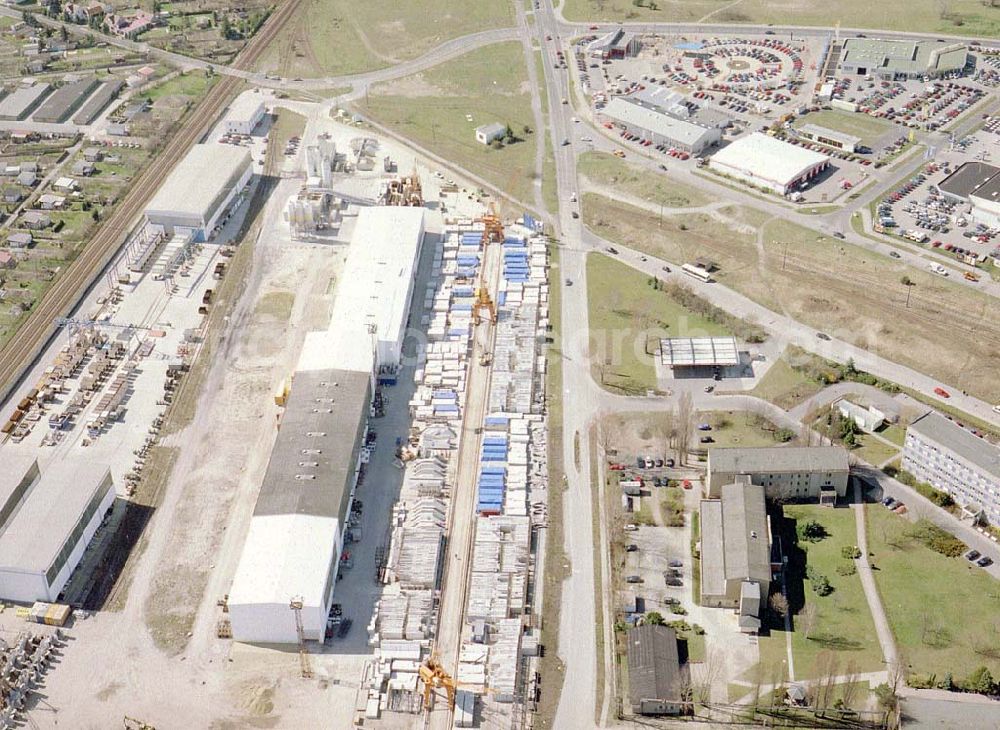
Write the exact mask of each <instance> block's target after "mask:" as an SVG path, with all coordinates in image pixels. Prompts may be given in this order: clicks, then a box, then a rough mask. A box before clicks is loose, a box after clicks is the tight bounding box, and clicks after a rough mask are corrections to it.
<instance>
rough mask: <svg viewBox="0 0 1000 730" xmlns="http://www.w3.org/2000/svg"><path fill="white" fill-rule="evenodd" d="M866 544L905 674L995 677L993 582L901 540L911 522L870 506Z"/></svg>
mask: <svg viewBox="0 0 1000 730" xmlns="http://www.w3.org/2000/svg"><path fill="white" fill-rule="evenodd" d="M867 510H868V513H867V517H868V549H869V550H870V551H871V552H873V553H874V554H875V557H874V558H872V560H873V562H874V563H875V565H876V567H877V568H878V570H876V571H875V582H876V583H877V585H878V589H879V593H880V594H881V595H882V603H883V604H884V606H885V611H886V615H887V616H888V619H889V623H890V624H891V625H892V630H893V633H894V634H895V636H896V643H897V644H898V645H899V648H900V651H901V652H902V653H904V654H905V656H906V660H907V662H908V663H909V665H910V667H911V671H912V672H914V673H918V674H937V676H938V677H942V676H943V675H944V674H945V673H946V672H952V674H953V675H954V677H955V679H956V680H958V679H961V678H963V677H965V676H966V675H967V674H969V673H970V672H972V671H973V670H974V669H976V667H979V666H982V665H986V666H987V667H989V669H990V671H991V672H992V673H993V675H994V676H997V675H1000V584H998V583H997V581H996V580H995V579H994V578H992V577H991V576H990V575H988V574H987V573H985V572H983V571H982V570H980V569H979V568H977V567H975V566H971V565H969V563H967V562H966V561H965V559H964V558H961V557H958V558H947V557H944V556H943V555H940V554H939V553H936V552H934V551H933V550H931V549H929V548H927V547H925V546H924V545H922V544H920V543H917V542H915V541H913V540H908V539H907V538H906V536H905V534H904V533H905V531H906V529H907V528H908V527H909V526H910V523H909V522H907V521H906V520H904V519H902V518H900V517H899V516H898V515H895V514H893V513H891V512H889V511H888V510H886V509H884V508H883V507H881V506H880V505H869V506H868V507H867Z"/></svg>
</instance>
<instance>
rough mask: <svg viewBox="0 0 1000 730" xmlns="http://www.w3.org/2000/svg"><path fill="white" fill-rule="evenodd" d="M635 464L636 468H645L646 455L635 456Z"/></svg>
mask: <svg viewBox="0 0 1000 730" xmlns="http://www.w3.org/2000/svg"><path fill="white" fill-rule="evenodd" d="M635 465H636V468H638V469H645V468H646V457H644V456H637V457H635Z"/></svg>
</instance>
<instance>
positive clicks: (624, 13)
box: [563, 0, 1000, 37]
mask: <svg viewBox="0 0 1000 730" xmlns="http://www.w3.org/2000/svg"><path fill="white" fill-rule="evenodd" d="M730 6H731V3H730V4H719V3H707V2H705V1H704V0H670V1H669V2H668V1H667V0H642V2H641V5H637V4H636V2H633V0H565V6H564V8H563V15H564V16H565V18H566V19H567V20H577V21H591V20H594V21H596V20H637V21H639V20H649V21H653V20H658V21H663V22H671V21H672V22H685V21H688V22H690V21H698V20H700V19H702V18H704V17H705V15H707V14H708V13H711V12H712V11H715V10H718V11H719V12H717V13H715V14H714V15H712V16H711V18H707V19H706V21H712V22H717V23H775V24H786V25H821V26H832V25H833V24H834V23H837V22H838V21H839V22H842V23H843V24H844V25H846V26H851V27H856V28H857V27H861V28H878V29H886V30H902V31H927V32H937V33H952V34H956V35H982V36H994V37H995V36H998V35H1000V12H998V11H997V10H996V9H994V8H988V7H985V6H984V5H983V4H982V2H980V0H954V1H953V2H949V3H948V4H947V6H942V5H941V4H940V3H938V2H935V0H911V2H908V3H907V4H906V12H900V11H899V8H898V7H896V6H893V5H891V4H873V3H869V2H865V1H864V0H842V1H841V2H838V3H830V2H822V1H821V0H777V1H775V0H745V1H744V2H742V3H740V4H738V5H735V6H732V7H730ZM943 7H944V10H942V8H943ZM942 16H944V17H942Z"/></svg>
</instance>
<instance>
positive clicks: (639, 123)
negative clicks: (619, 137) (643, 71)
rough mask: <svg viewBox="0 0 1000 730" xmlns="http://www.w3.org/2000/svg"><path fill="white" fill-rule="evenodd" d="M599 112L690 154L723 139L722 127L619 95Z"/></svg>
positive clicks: (661, 142)
mask: <svg viewBox="0 0 1000 730" xmlns="http://www.w3.org/2000/svg"><path fill="white" fill-rule="evenodd" d="M601 114H603V115H604V116H605V117H606V118H607V119H609V120H610V121H612V122H614V123H615V124H617V125H618V126H620V127H622V128H623V129H624V130H625V131H627V132H629V133H630V134H636V135H638V136H640V137H642V138H643V139H647V140H650V141H651V142H652V143H653V144H655V145H666V146H668V147H674V148H675V149H678V150H682V151H684V152H689V153H691V154H693V155H700V154H701V153H702V152H704V151H705V150H706V149H708V148H709V147H711V146H713V145H717V144H719V141H720V140H721V139H722V130H720V129H719V128H718V127H710V126H707V125H704V124H698V123H697V122H692V121H689V120H687V119H680V118H678V117H675V116H671V115H670V114H667V113H665V112H663V111H661V110H660V109H658V108H653V107H650V106H645V105H643V104H640V103H638V102H636V101H631V100H627V99H623V98H622V97H620V96H615V97H612V99H611V100H610V101H609V102H608V104H607V106H606V107H604V109H602V110H601Z"/></svg>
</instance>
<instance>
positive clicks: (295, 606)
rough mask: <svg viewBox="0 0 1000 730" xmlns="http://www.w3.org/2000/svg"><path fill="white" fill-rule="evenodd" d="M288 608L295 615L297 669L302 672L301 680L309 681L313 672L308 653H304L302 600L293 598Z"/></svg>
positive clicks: (304, 638) (304, 637) (304, 634)
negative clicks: (297, 649) (297, 646)
mask: <svg viewBox="0 0 1000 730" xmlns="http://www.w3.org/2000/svg"><path fill="white" fill-rule="evenodd" d="M289 607H290V608H291V609H292V611H293V612H294V613H295V632H296V634H298V638H299V668H300V669H301V670H302V678H303V679H310V678H311V677H312V676H313V671H312V667H311V666H310V665H309V652H308V651H306V633H305V629H304V628H303V627H302V599H301V598H293V599H292V600H291V603H290V604H289Z"/></svg>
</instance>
